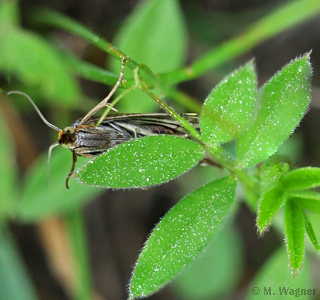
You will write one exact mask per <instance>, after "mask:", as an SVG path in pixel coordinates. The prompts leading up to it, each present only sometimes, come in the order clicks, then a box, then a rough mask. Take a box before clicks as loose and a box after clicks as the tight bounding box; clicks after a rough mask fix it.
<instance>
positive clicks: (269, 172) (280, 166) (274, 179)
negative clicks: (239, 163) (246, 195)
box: [259, 160, 289, 193]
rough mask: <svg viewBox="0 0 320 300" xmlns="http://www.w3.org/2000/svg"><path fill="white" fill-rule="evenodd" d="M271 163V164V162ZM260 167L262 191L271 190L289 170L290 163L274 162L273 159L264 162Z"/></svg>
mask: <svg viewBox="0 0 320 300" xmlns="http://www.w3.org/2000/svg"><path fill="white" fill-rule="evenodd" d="M269 163H271V164H269ZM259 169H260V186H261V191H262V193H264V192H266V191H268V190H270V189H271V188H273V187H274V186H276V185H277V184H278V181H279V179H280V178H281V177H283V176H284V175H285V174H286V173H288V171H289V164H287V163H284V162H279V163H276V164H273V163H272V162H271V161H269V162H268V160H267V161H266V163H262V164H261V166H260V167H259Z"/></svg>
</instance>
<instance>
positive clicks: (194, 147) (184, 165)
mask: <svg viewBox="0 0 320 300" xmlns="http://www.w3.org/2000/svg"><path fill="white" fill-rule="evenodd" d="M203 155H204V152H203V149H202V147H201V146H200V145H199V144H197V143H195V142H192V141H190V140H187V139H184V138H181V137H175V136H164V135H157V136H149V137H144V138H140V139H136V140H132V141H130V142H128V143H124V144H121V145H119V146H117V147H115V148H112V149H110V150H109V151H107V152H106V153H104V154H102V155H100V156H98V157H97V158H95V159H94V160H92V161H90V162H89V163H88V164H87V165H86V166H84V167H83V168H82V169H81V170H80V171H79V172H78V173H77V174H76V176H77V178H79V179H80V181H82V182H84V183H87V184H90V185H95V186H100V187H106V188H142V187H148V186H152V185H156V184H161V183H165V182H167V181H170V180H172V179H174V178H176V177H178V176H179V175H181V174H183V173H184V172H186V171H188V170H189V169H191V168H192V167H194V166H195V165H196V164H197V163H198V162H199V161H200V160H201V159H202V158H203Z"/></svg>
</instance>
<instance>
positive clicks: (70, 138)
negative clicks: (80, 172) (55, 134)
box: [58, 127, 77, 149]
mask: <svg viewBox="0 0 320 300" xmlns="http://www.w3.org/2000/svg"><path fill="white" fill-rule="evenodd" d="M76 139H77V137H76V129H75V128H73V127H66V128H65V129H63V130H61V131H60V132H59V138H58V143H59V144H60V145H62V146H63V147H65V148H67V149H70V148H71V147H72V146H73V144H74V142H75V141H76Z"/></svg>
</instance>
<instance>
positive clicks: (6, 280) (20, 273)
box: [0, 224, 38, 300]
mask: <svg viewBox="0 0 320 300" xmlns="http://www.w3.org/2000/svg"><path fill="white" fill-rule="evenodd" d="M0 245H1V247H0V266H1V268H0V282H1V288H0V291H1V293H0V299H3V300H6V299H10V300H22V299H23V300H36V299H38V297H37V295H36V293H35V291H34V288H33V286H32V282H31V279H30V278H29V276H28V274H27V272H26V269H25V266H24V264H23V260H22V258H21V257H20V254H19V253H18V250H17V246H16V245H15V242H14V240H13V237H12V235H11V233H10V231H9V230H8V229H7V228H6V226H5V225H4V224H0Z"/></svg>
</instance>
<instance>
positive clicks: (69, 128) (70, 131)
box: [63, 127, 74, 134]
mask: <svg viewBox="0 0 320 300" xmlns="http://www.w3.org/2000/svg"><path fill="white" fill-rule="evenodd" d="M63 131H64V132H65V133H68V134H74V128H73V127H66V128H65V129H64V130H63Z"/></svg>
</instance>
